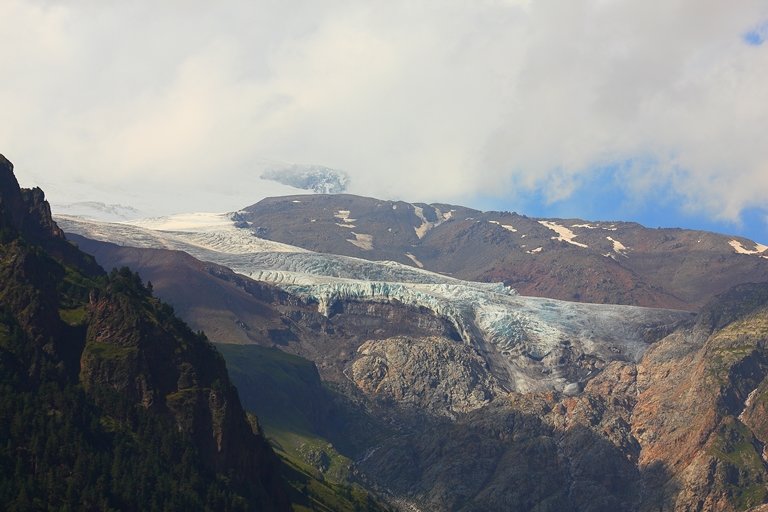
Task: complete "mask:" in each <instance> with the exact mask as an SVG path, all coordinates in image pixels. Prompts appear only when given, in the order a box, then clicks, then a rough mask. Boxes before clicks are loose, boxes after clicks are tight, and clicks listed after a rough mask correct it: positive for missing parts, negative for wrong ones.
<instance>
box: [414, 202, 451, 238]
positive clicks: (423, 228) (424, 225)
mask: <svg viewBox="0 0 768 512" xmlns="http://www.w3.org/2000/svg"><path fill="white" fill-rule="evenodd" d="M411 206H413V213H414V214H416V216H417V217H418V218H419V219H421V225H419V226H418V227H415V228H413V230H414V231H415V232H416V236H417V237H418V238H419V240H421V239H422V238H424V235H426V234H427V232H429V231H430V230H431V229H434V228H436V227H437V226H439V225H440V224H442V223H443V222H445V221H447V220H449V219H450V218H451V217H453V212H454V210H451V211H450V212H448V213H447V216H446V214H444V213H442V212H441V211H440V210H438V209H437V208H435V215H436V216H437V218H438V220H437V222H430V221H428V220H427V218H426V217H425V216H424V208H422V207H421V206H416V205H415V204H412V205H411Z"/></svg>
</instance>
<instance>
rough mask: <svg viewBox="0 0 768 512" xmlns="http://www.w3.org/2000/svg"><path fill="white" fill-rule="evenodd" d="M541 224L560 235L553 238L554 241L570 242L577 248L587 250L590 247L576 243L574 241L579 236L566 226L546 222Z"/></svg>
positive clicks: (542, 221) (540, 222) (541, 221)
mask: <svg viewBox="0 0 768 512" xmlns="http://www.w3.org/2000/svg"><path fill="white" fill-rule="evenodd" d="M539 224H541V225H542V226H544V227H545V228H549V229H551V230H552V231H554V232H555V233H557V234H558V236H553V237H552V240H558V241H561V242H568V243H569V244H571V245H575V246H577V247H584V248H585V249H586V248H588V247H589V246H588V245H586V244H582V243H580V242H574V241H573V239H574V238H576V236H577V235H576V234H575V233H574V232H573V231H571V230H570V229H568V228H567V227H565V226H561V225H560V224H557V223H555V222H550V221H546V220H540V221H539Z"/></svg>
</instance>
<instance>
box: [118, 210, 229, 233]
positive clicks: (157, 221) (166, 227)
mask: <svg viewBox="0 0 768 512" xmlns="http://www.w3.org/2000/svg"><path fill="white" fill-rule="evenodd" d="M124 223H125V224H130V225H131V226H138V227H142V228H145V229H151V230H155V231H185V232H195V233H199V232H210V231H221V230H228V229H230V228H233V229H234V224H235V222H234V220H232V214H231V213H211V212H196V213H180V214H178V215H169V216H167V217H151V218H147V219H136V220H128V221H124Z"/></svg>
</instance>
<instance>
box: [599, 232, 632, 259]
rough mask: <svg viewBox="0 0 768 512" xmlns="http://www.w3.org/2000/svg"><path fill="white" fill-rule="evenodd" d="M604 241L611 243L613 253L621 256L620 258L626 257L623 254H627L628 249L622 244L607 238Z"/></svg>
mask: <svg viewBox="0 0 768 512" xmlns="http://www.w3.org/2000/svg"><path fill="white" fill-rule="evenodd" d="M605 239H606V240H608V241H609V242H613V252H615V253H616V254H621V255H622V256H626V254H625V253H626V252H627V250H628V249H627V247H626V246H625V245H624V244H622V243H621V242H619V241H618V240H614V239H613V238H611V237H609V236H607V237H605Z"/></svg>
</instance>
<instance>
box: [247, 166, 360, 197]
mask: <svg viewBox="0 0 768 512" xmlns="http://www.w3.org/2000/svg"><path fill="white" fill-rule="evenodd" d="M261 177H262V178H263V179H267V180H273V181H276V182H278V183H282V184H284V185H290V186H292V187H296V188H300V189H302V190H311V191H313V192H316V193H318V194H340V193H342V192H346V191H347V186H349V175H348V174H347V173H345V172H344V171H340V170H338V169H331V168H330V167H324V166H322V165H297V164H295V165H290V166H285V167H278V168H271V169H267V170H266V171H264V173H263V174H262V175H261Z"/></svg>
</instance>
